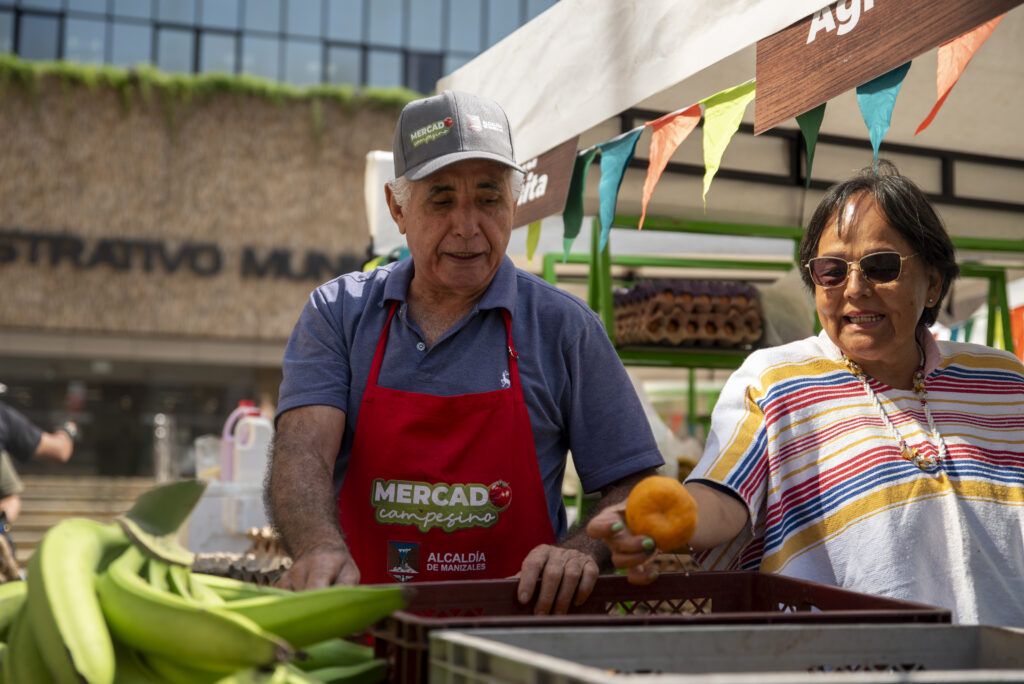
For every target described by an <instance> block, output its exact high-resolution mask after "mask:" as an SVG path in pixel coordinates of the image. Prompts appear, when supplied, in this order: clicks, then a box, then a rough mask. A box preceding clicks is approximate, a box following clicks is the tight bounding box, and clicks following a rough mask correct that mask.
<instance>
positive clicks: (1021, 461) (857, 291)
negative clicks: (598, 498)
mask: <svg viewBox="0 0 1024 684" xmlns="http://www.w3.org/2000/svg"><path fill="white" fill-rule="evenodd" d="M800 262H801V263H800V267H801V269H802V273H803V278H804V281H805V284H806V285H807V287H808V288H809V289H810V290H811V291H812V292H813V294H814V301H815V307H816V309H817V313H818V318H819V320H820V321H821V325H822V328H823V329H822V332H821V333H820V334H819V335H817V336H815V337H810V338H807V339H804V340H800V341H798V342H793V343H790V344H786V345H782V346H779V347H773V348H769V349H762V350H758V351H755V352H754V353H752V354H751V355H750V356H749V357H748V358H747V359H746V361H745V362H744V363H743V365H742V366H741V367H740V368H739V370H737V371H736V372H735V373H734V374H733V375H732V377H731V378H730V379H729V381H728V382H727V383H726V386H725V388H724V389H723V391H722V394H721V398H720V400H719V401H718V403H717V404H716V406H715V408H714V411H713V413H712V428H711V434H710V435H709V438H708V441H707V445H706V448H705V450H704V454H703V457H702V458H701V461H700V463H699V464H698V465H697V467H696V468H695V469H694V471H693V472H692V473H691V474H690V476H689V477H688V478H687V483H686V487H687V490H688V491H689V492H690V493H691V494H692V495H693V497H694V499H696V501H697V505H698V514H697V527H696V531H695V532H694V534H693V536H692V538H691V540H690V546H691V547H692V550H693V551H695V552H696V556H695V557H696V559H697V560H698V562H700V564H701V566H702V567H703V568H704V569H708V570H714V569H719V570H727V569H745V570H760V571H763V572H774V573H780V574H783V575H788V576H791V577H796V578H800V579H806V580H811V581H816V582H822V583H826V584H832V585H837V586H840V587H843V588H846V589H852V590H855V591H860V592H864V593H870V594H878V595H882V596H888V597H891V598H896V599H903V600H908V601H916V602H920V603H926V604H930V605H935V606H942V607H944V608H948V609H949V610H950V611H951V612H952V613H953V618H954V620H955V621H957V622H961V623H981V624H999V625H1014V626H1024V366H1022V365H1021V362H1020V360H1019V359H1017V358H1016V357H1015V356H1013V355H1012V354H1010V353H1009V352H1005V351H1001V350H997V349H992V348H990V347H986V346H982V345H976V344H964V343H958V342H937V341H936V340H935V339H934V338H933V336H932V335H931V334H930V333H929V330H928V326H930V325H931V324H932V323H933V322H934V321H935V319H936V316H937V315H938V312H939V308H940V306H941V304H942V300H943V298H944V297H945V296H946V294H947V292H948V291H949V287H950V284H951V283H952V281H953V279H955V278H956V277H957V276H958V275H959V267H958V265H957V263H956V256H955V253H954V248H953V244H952V241H951V240H950V239H949V236H948V235H947V233H946V230H945V228H944V227H943V225H942V222H941V221H940V219H939V217H938V215H937V214H936V213H935V210H934V209H933V208H932V206H931V204H930V203H929V202H928V200H927V198H926V197H925V195H924V193H922V192H921V190H920V189H919V188H918V187H917V186H916V185H915V184H914V183H913V182H911V181H910V180H909V179H907V178H906V177H904V176H902V175H900V174H899V172H898V171H896V169H895V167H893V166H892V165H891V164H887V163H884V162H883V163H882V164H880V166H879V168H878V169H877V170H872V169H870V168H869V169H864V170H863V171H862V172H861V173H860V174H859V175H857V176H855V177H853V178H852V179H850V180H847V181H845V182H843V183H839V184H837V185H835V186H833V187H832V188H831V189H830V190H829V191H828V192H827V193H826V195H825V197H824V199H822V201H821V203H820V204H819V206H818V208H817V209H816V211H815V212H814V215H813V216H812V218H811V221H810V224H809V225H808V227H807V231H806V233H805V235H804V238H803V240H802V242H801V246H800ZM623 508H624V507H623V506H621V505H620V506H615V507H610V508H608V509H606V510H605V511H603V512H602V513H601V514H600V515H598V516H597V517H595V518H594V519H593V520H592V521H591V522H590V525H589V527H588V532H590V534H591V535H592V536H594V537H596V538H600V539H604V540H605V542H606V543H607V544H608V545H609V547H610V549H611V551H612V560H613V563H614V564H615V565H616V566H617V567H620V568H630V578H631V579H632V580H633V581H635V582H638V583H645V582H649V581H652V579H653V577H654V575H655V573H654V571H653V569H652V567H651V564H650V563H648V562H647V561H648V559H649V549H650V548H651V546H652V544H651V542H652V540H650V539H647V538H645V537H642V536H639V535H635V534H632V533H631V532H630V530H629V529H628V527H627V526H626V524H625V521H624V520H623V518H622V510H623ZM645 543H647V546H644V544H645ZM668 550H669V549H665V551H668Z"/></svg>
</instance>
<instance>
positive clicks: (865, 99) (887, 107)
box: [857, 62, 910, 163]
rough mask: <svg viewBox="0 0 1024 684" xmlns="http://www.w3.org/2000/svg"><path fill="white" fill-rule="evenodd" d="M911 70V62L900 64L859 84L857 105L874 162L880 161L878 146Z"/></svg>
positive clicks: (886, 131) (887, 129)
mask: <svg viewBox="0 0 1024 684" xmlns="http://www.w3.org/2000/svg"><path fill="white" fill-rule="evenodd" d="M908 71H910V62H907V63H906V64H904V65H902V66H898V67H896V68H895V69H893V70H892V71H890V72H888V73H885V74H882V75H881V76H879V77H878V78H876V79H874V80H871V81H868V82H867V83H865V84H864V85H859V86H857V106H858V107H860V113H861V116H863V117H864V123H865V124H866V125H867V127H868V135H869V136H870V137H871V149H872V150H873V160H874V163H877V162H878V147H879V145H881V144H882V138H884V137H885V134H886V133H888V132H889V124H890V122H891V121H892V110H893V108H895V107H896V96H897V95H898V94H899V92H900V86H901V85H903V79H904V77H906V75H907V72H908Z"/></svg>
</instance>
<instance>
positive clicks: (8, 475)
mask: <svg viewBox="0 0 1024 684" xmlns="http://www.w3.org/2000/svg"><path fill="white" fill-rule="evenodd" d="M4 389H6V388H4ZM77 436H78V427H77V426H76V425H75V423H73V422H70V421H68V422H65V423H64V424H62V425H61V426H60V427H58V428H57V429H55V430H54V431H53V432H46V431H45V430H42V429H40V428H38V427H36V426H35V425H33V424H32V421H30V420H29V419H28V418H26V417H25V415H24V414H22V413H21V412H20V411H18V410H16V409H14V408H12V407H11V406H9V405H8V404H7V403H5V402H3V401H0V530H2V531H0V538H2V539H0V541H2V542H4V543H6V544H8V545H9V546H10V548H11V550H12V551H13V548H14V545H13V543H12V542H11V538H10V525H11V523H13V522H14V521H15V520H17V518H18V515H19V514H20V513H21V496H20V495H21V492H22V491H23V490H24V488H25V487H24V485H23V484H22V482H21V478H19V477H18V473H17V471H16V470H15V468H14V464H13V463H12V460H11V459H12V457H13V458H14V459H17V460H19V461H22V462H25V461H28V460H30V459H36V460H40V461H55V462H57V463H67V462H68V460H70V458H71V454H72V453H73V452H74V449H75V438H76V437H77Z"/></svg>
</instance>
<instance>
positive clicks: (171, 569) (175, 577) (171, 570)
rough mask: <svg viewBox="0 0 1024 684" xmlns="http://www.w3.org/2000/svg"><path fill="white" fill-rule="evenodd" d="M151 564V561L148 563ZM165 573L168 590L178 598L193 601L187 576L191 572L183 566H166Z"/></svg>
mask: <svg viewBox="0 0 1024 684" xmlns="http://www.w3.org/2000/svg"><path fill="white" fill-rule="evenodd" d="M150 562H152V560H151V561H150ZM166 572H167V575H166V577H167V583H168V584H169V585H170V588H171V589H170V590H171V591H173V592H174V593H175V594H177V595H178V596H180V597H182V598H184V599H188V600H189V601H193V600H195V597H194V596H193V595H192V587H191V586H190V583H189V575H190V574H191V572H190V571H189V569H188V567H186V566H184V565H168V566H166Z"/></svg>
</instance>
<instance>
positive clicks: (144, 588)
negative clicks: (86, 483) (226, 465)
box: [0, 481, 405, 684]
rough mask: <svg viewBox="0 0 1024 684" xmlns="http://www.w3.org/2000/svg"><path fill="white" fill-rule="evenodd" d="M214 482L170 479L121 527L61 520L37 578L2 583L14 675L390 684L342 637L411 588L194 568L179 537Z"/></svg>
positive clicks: (105, 680) (4, 679) (35, 566)
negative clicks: (238, 575)
mask: <svg viewBox="0 0 1024 684" xmlns="http://www.w3.org/2000/svg"><path fill="white" fill-rule="evenodd" d="M203 488H204V485H203V484H202V483H201V482H197V481H185V482H176V483H173V484H170V485H165V486H162V487H157V488H155V489H153V490H150V491H148V492H146V493H145V494H143V495H142V496H140V497H139V499H138V501H136V503H135V505H134V506H133V507H132V510H131V511H129V512H128V513H126V514H125V515H124V516H122V517H121V518H119V519H118V521H117V523H111V524H101V523H98V522H95V521H93V520H88V519H84V518H69V519H67V520H64V521H62V522H60V523H58V524H57V525H55V526H54V527H53V528H51V529H50V530H49V531H48V532H47V533H46V535H45V536H44V537H43V540H42V542H41V543H40V545H39V547H38V548H37V549H36V550H35V552H34V553H33V554H32V558H31V560H30V561H29V566H28V577H27V579H26V581H24V582H20V581H18V582H7V583H5V584H0V660H2V667H0V684H25V683H31V684H35V683H37V682H38V683H40V684H43V683H46V682H57V683H58V684H64V683H65V682H66V683H67V684H79V683H80V682H83V681H84V682H88V683H89V684H113V683H118V684H151V683H154V682H171V683H177V682H182V683H187V684H203V683H205V682H210V683H213V682H218V683H225V684H227V683H234V682H237V683H239V684H241V683H246V684H248V683H253V684H256V683H267V684H271V683H273V684H292V683H298V682H348V683H356V684H361V683H363V682H367V683H369V682H380V681H383V680H384V679H385V676H386V663H385V662H384V661H383V660H380V659H377V658H374V657H373V651H372V649H370V648H368V647H366V646H361V645H358V644H355V643H352V642H350V641H346V640H344V639H342V638H340V637H344V636H348V635H352V634H356V633H359V632H362V631H363V630H365V629H366V628H367V627H369V626H370V625H372V624H373V623H374V622H376V621H377V620H379V619H381V618H383V617H384V616H386V615H388V614H390V613H392V612H393V611H395V610H397V609H399V608H401V607H402V606H403V605H404V604H405V600H404V597H403V593H402V589H401V588H400V587H347V586H335V587H329V588H327V589H318V590H314V591H305V592H291V591H284V590H281V589H275V588H272V587H261V586H258V585H255V584H250V583H247V582H241V581H238V580H233V579H228V578H223V577H214V576H211V575H203V574H199V573H193V572H192V570H191V564H192V559H193V556H192V554H191V553H190V552H188V551H187V550H186V549H184V548H183V547H181V546H180V545H179V544H178V543H177V541H176V535H177V531H178V528H179V527H180V526H181V524H182V523H183V522H184V521H185V519H186V518H187V517H188V514H189V513H190V512H191V510H192V508H193V506H194V505H195V503H196V501H198V499H199V497H200V496H201V495H202V492H203Z"/></svg>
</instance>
